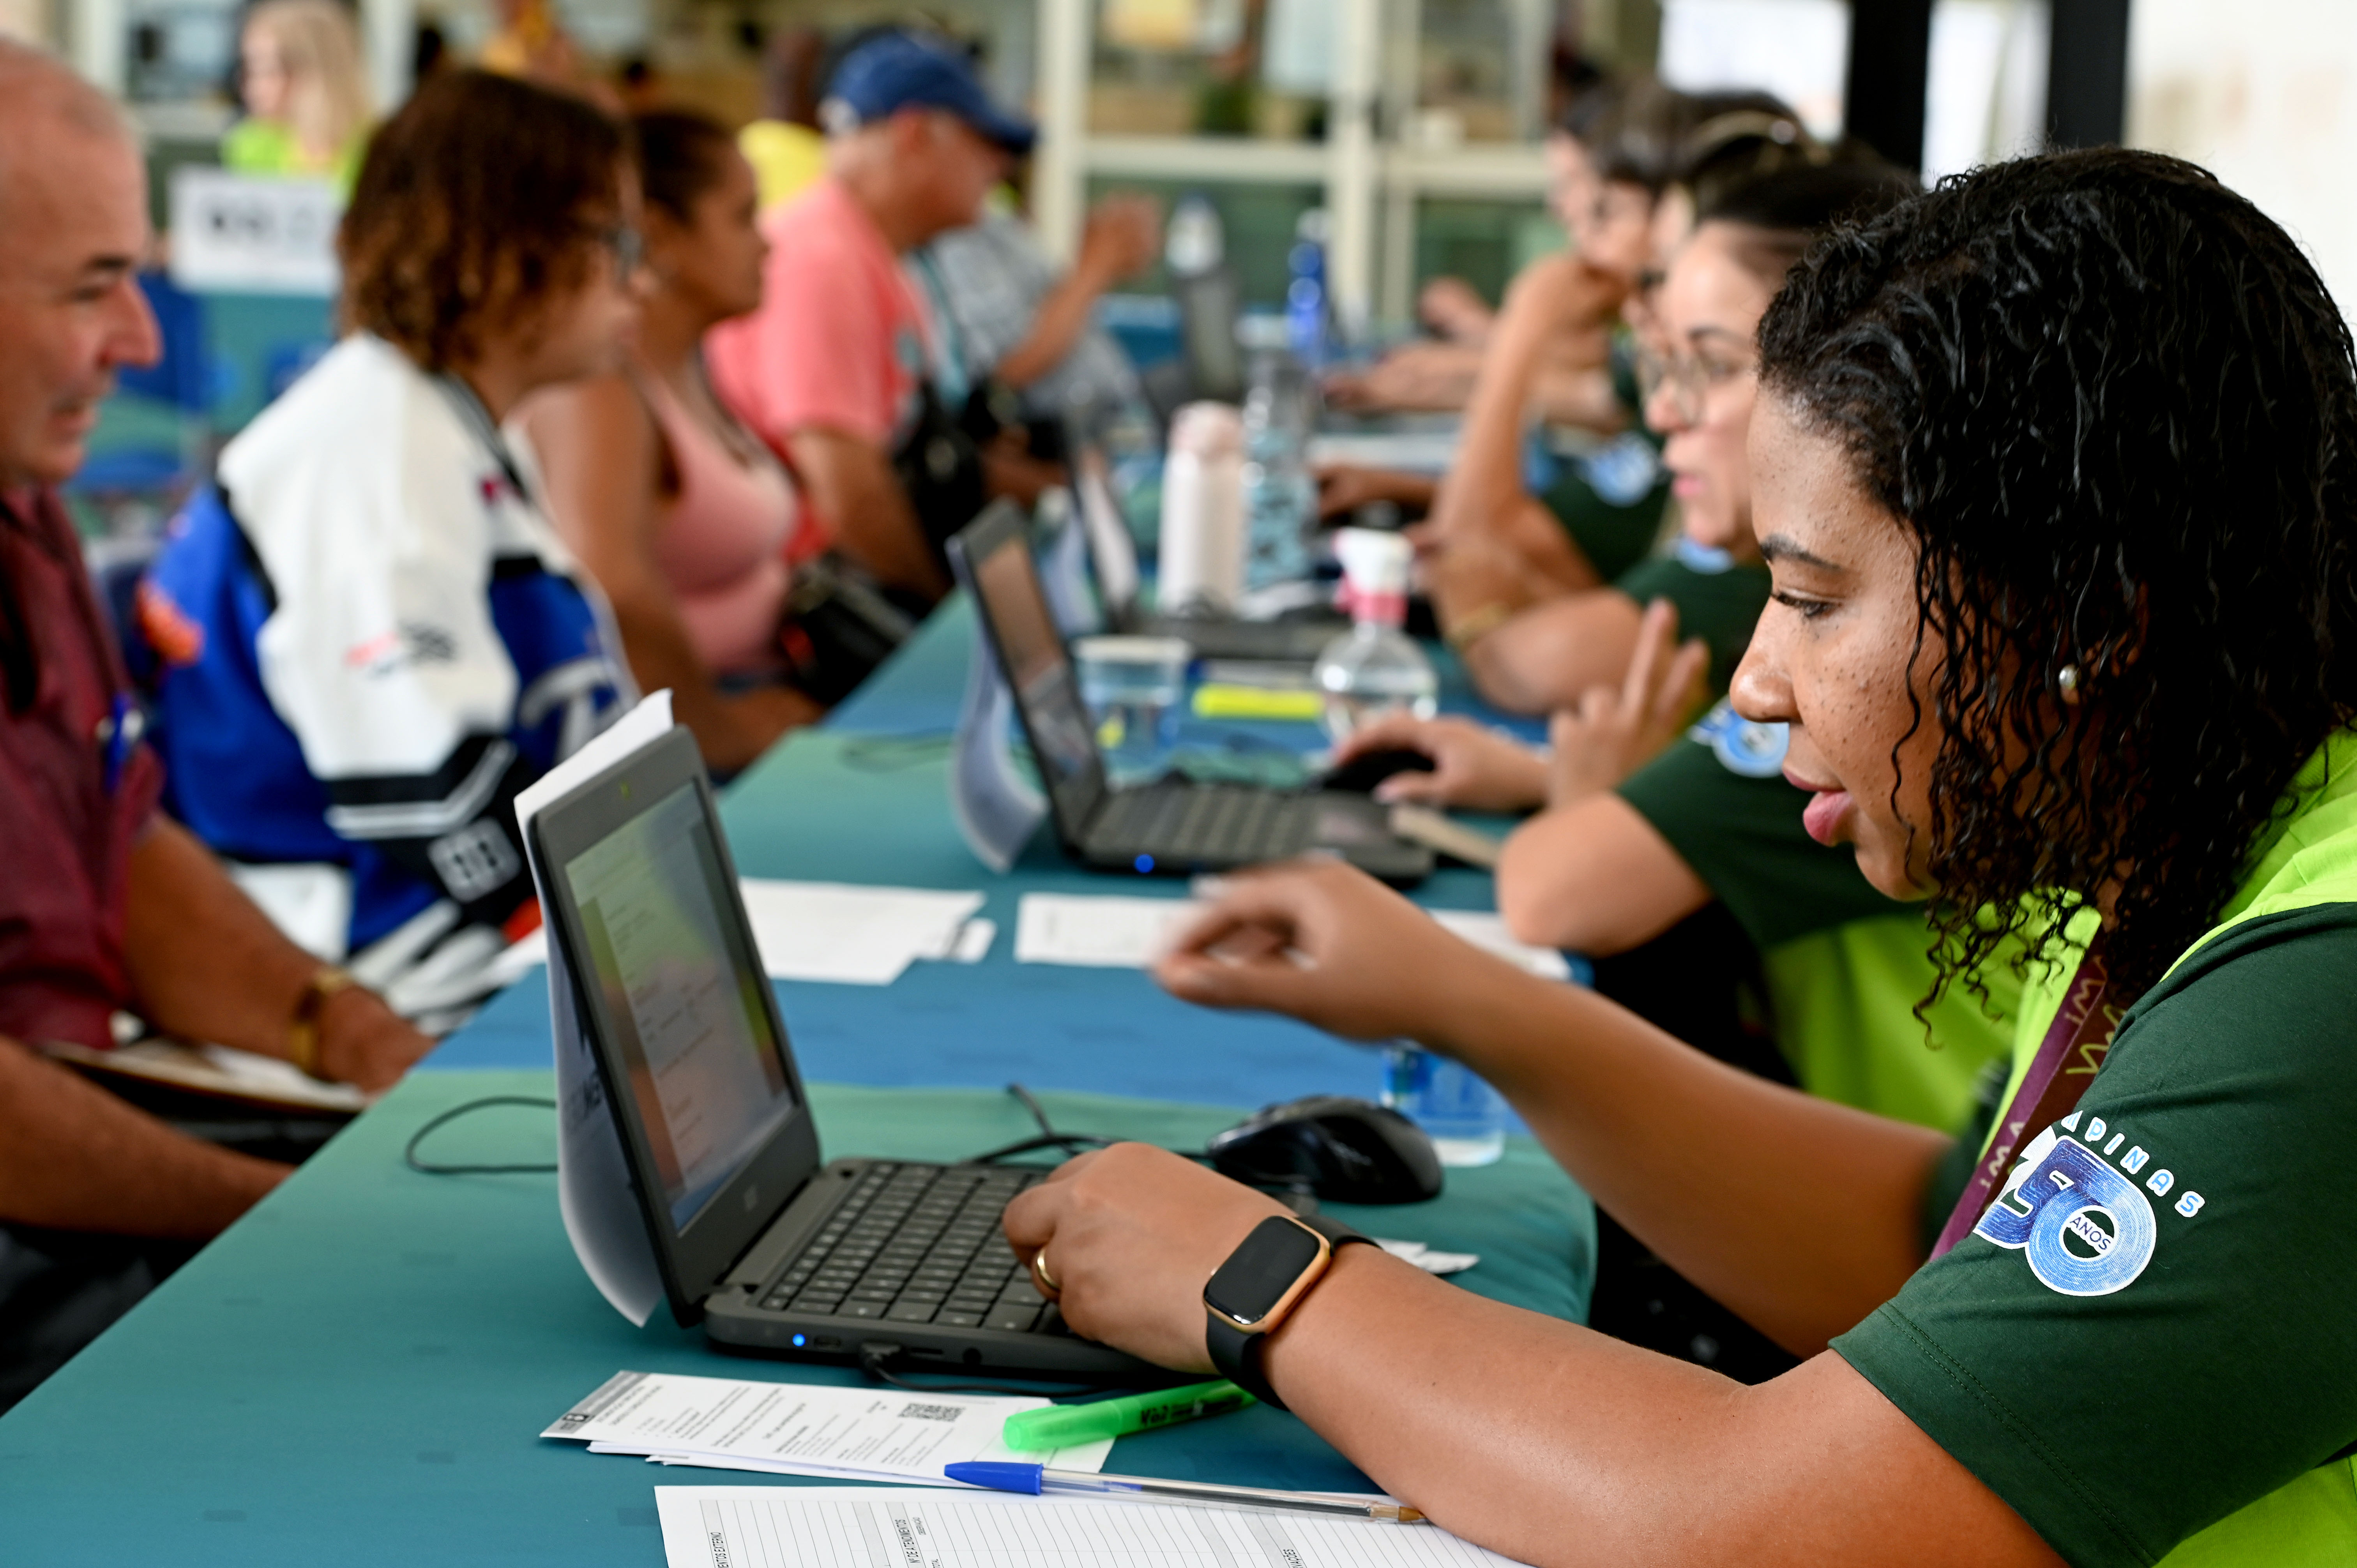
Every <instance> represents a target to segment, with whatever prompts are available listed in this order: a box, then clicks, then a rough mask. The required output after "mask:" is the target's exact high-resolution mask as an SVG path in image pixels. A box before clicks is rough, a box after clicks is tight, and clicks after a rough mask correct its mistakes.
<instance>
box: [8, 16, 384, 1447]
mask: <svg viewBox="0 0 2357 1568" xmlns="http://www.w3.org/2000/svg"><path fill="white" fill-rule="evenodd" d="M146 214H147V196H146V177H145V170H144V168H143V166H142V164H141V161H140V156H139V153H138V150H137V148H136V146H135V144H134V142H133V140H132V138H131V136H130V134H129V133H128V131H127V129H126V127H125V125H124V122H123V120H122V118H121V117H120V115H119V114H118V113H117V112H116V111H115V109H114V108H113V105H112V104H111V103H109V102H107V100H106V99H105V98H104V97H103V96H102V95H101V94H99V93H98V92H96V91H93V90H92V89H91V88H89V87H88V86H86V85H84V84H83V83H82V82H81V81H79V80H78V79H77V78H75V77H74V76H73V75H72V74H71V73H70V71H68V70H65V69H64V68H63V67H62V66H60V65H59V64H58V63H57V62H56V61H54V60H52V59H49V58H48V56H46V55H43V54H40V53H38V51H35V50H32V49H29V48H25V47H24V46H22V45H18V44H14V43H10V42H8V41H6V40H5V39H0V233H5V234H6V235H7V236H8V239H7V243H6V244H5V245H0V1409H5V1407H6V1406H7V1404H9V1403H10V1402H13V1401H14V1400H15V1399H16V1397H18V1396H20V1395H21V1394H22V1393H23V1392H24V1391H26V1390H27V1389H29V1388H30V1387H31V1386H32V1385H33V1383H35V1382H38V1380H39V1379H40V1378H41V1377H42V1376H45V1375H46V1374H47V1372H48V1370H50V1369H53V1368H54V1367H55V1366H56V1365H57V1364H59V1362H61V1361H62V1360H63V1359H65V1358H66V1357H67V1356H69V1355H70V1354H72V1352H73V1351H74V1349H76V1348H79V1346H80V1345H81V1343H82V1342H84V1341H86V1340H87V1339H88V1338H89V1337H91V1336H92V1335H94V1334H95V1333H97V1331H98V1330H99V1329H100V1328H102V1327H103V1326H105V1324H106V1322H107V1321H109V1320H111V1319H112V1317H113V1316H115V1315H116V1314H119V1313H120V1312H121V1311H122V1310H123V1309H124V1307H126V1306H128V1305H131V1303H132V1302H133V1301H135V1300H136V1299H137V1298H138V1296H139V1295H140V1294H142V1293H143V1292H144V1291H145V1289H146V1288H147V1287H148V1286H149V1285H151V1284H153V1283H154V1282H155V1280H156V1277H158V1275H159V1274H160V1273H161V1272H163V1271H164V1270H166V1269H167V1268H168V1266H169V1263H170V1262H171V1261H172V1260H173V1258H174V1257H175V1256H176V1255H185V1253H186V1252H187V1251H189V1250H190V1247H191V1244H193V1243H198V1242H201V1241H202V1240H204V1239H206V1238H208V1237H210V1236H212V1235H213V1234H215V1233H216V1232H218V1231H219V1230H221V1228H222V1227H224V1226H226V1225H227V1224H228V1223H229V1222H230V1221H231V1220H232V1219H236V1218H237V1217H238V1216H239V1215H240V1214H242V1213H243V1212H245V1210H246V1209H247V1208H250V1207H251V1206H252V1205H253V1203H254V1202H255V1201H256V1200H257V1199H259V1198H260V1197H263V1195H264V1194H265V1193H267V1192H268V1191H269V1190H270V1189H271V1188H272V1187H275V1186H276V1185H277V1184H278V1183H279V1182H280V1181H281V1180H282V1179H284V1178H285V1176H286V1174H287V1168H288V1167H286V1166H285V1165H277V1164H274V1163H273V1162H270V1161H267V1160H260V1159H254V1158H252V1157H250V1156H248V1155H242V1154H236V1153H232V1152H231V1151H229V1150H227V1149H224V1148H221V1147H218V1146H216V1145H214V1144H208V1143H204V1142H201V1141H199V1140H198V1139H195V1138H191V1137H188V1136H186V1135H184V1134H182V1133H178V1132H175V1131H173V1130H172V1129H171V1128H169V1127H167V1126H166V1125H165V1124H164V1123H163V1122H159V1121H157V1120H156V1119H155V1118H153V1117H151V1116H148V1115H146V1114H145V1113H143V1112H138V1111H135V1110H133V1109H132V1108H130V1107H129V1106H127V1105H125V1104H124V1102H122V1101H119V1100H117V1099H115V1098H114V1097H113V1096H112V1095H110V1094H108V1093H106V1092H105V1091H104V1090H100V1089H97V1088H95V1087H93V1086H91V1084H90V1083H88V1082H86V1081H85V1080H84V1079H81V1078H80V1077H78V1076H77V1075H76V1074H74V1073H73V1072H71V1071H70V1070H69V1069H65V1068H62V1067H59V1066H57V1065H56V1064H54V1063H52V1062H50V1061H48V1059H46V1058H44V1057H42V1056H40V1055H39V1054H38V1053H37V1052H36V1051H35V1050H34V1049H32V1048H30V1047H33V1046H35V1045H38V1043H39V1042H41V1041H44V1040H70V1041H76V1042H79V1043H81V1044H83V1045H87V1046H93V1047H106V1046H108V1045H109V1044H110V1043H111V1041H112V1038H113V1036H112V1035H111V1033H110V1019H111V1018H112V1016H113V1014H114V1013H115V1012H117V1011H118V1010H120V1011H127V1012H132V1013H135V1014H136V1015H139V1016H140V1017H142V1018H144V1019H145V1020H146V1021H147V1022H148V1024H149V1025H151V1026H153V1027H155V1028H156V1029H158V1030H160V1031H163V1032H166V1033H168V1034H173V1035H177V1036H184V1037H187V1038H189V1039H198V1040H209V1041H212V1042H216V1043H219V1044H221V1045H227V1046H235V1047H240V1048H242V1049H244V1050H249V1051H258V1052H264V1053H267V1054H269V1055H274V1056H280V1057H285V1058H289V1059H292V1060H295V1061H296V1062H297V1063H298V1064H300V1065H303V1066H305V1067H307V1068H308V1069H312V1070H314V1071H315V1072H317V1074H318V1075H319V1076H321V1077H323V1078H330V1079H339V1080H342V1081H345V1082H349V1083H354V1084H358V1085H360V1086H361V1087H362V1088H365V1089H382V1088H384V1087H386V1086H388V1085H390V1084H391V1083H393V1081H394V1080H395V1079H398V1078H399V1077H400V1076H401V1074H402V1072H403V1071H404V1069H406V1068H407V1067H408V1066H409V1064H410V1063H411V1062H413V1061H414V1060H416V1058H418V1057H419V1056H421V1055H422V1054H424V1052H425V1049H426V1048H427V1046H428V1044H429V1042H428V1041H426V1040H425V1037H424V1036H420V1035H419V1034H417V1032H416V1031H415V1030H414V1029H412V1028H411V1027H410V1026H408V1025H407V1024H405V1023H404V1022H403V1021H402V1020H401V1019H400V1018H398V1017H397V1016H395V1015H393V1012H392V1011H391V1010H390V1009H389V1008H387V1007H386V1006H385V1004H383V1003H382V1001H381V1000H379V999H378V998H377V997H376V996H375V995H373V994H372V993H369V992H368V991H365V990H363V989H361V988H359V987H357V986H353V985H350V984H349V983H348V981H347V978H346V977H344V976H343V975H342V974H341V972H339V971H334V970H328V969H323V967H322V966H321V965H320V963H319V962H318V961H317V959H315V958H313V957H311V956H310V955H309V954H307V953H305V952H304V951H302V950H300V949H298V948H296V947H295V946H294V945H293V944H291V943H289V942H288V941H287V940H285V938H284V937H282V936H280V935H279V934H278V932H277V930H276V929H275V928H274V927H273V926H272V925H271V923H270V922H269V920H268V919H267V918H264V915H263V914H262V912H261V911H260V910H259V909H257V908H255V907H254V906H253V904H252V903H251V902H250V901H249V900H248V899H247V898H246V897H245V896H244V895H243V894H242V893H241V892H240V891H238V889H237V888H236V886H234V885H233V884H232V883H231V881H230V880H229V877H228V875H226V874H225V873H224V872H223V871H222V870H221V866H220V865H219V864H218V863H217V862H215V861H214V860H213V858H212V857H211V855H210V854H209V853H208V852H207V851H206V850H205V849H204V848H203V847H201V846H200V845H199V843H197V842H196V841H195V840H194V839H193V838H191V837H190V836H189V835H188V833H187V832H184V831H183V830H181V829H180V828H179V827H178V825H177V824H175V823H173V822H169V821H167V819H165V818H164V817H163V816H161V815H160V814H159V813H158V812H157V811H156V793H157V789H158V787H159V785H160V783H161V770H160V769H159V768H158V767H157V765H156V760H155V758H154V757H152V756H151V755H150V754H149V753H148V752H147V750H146V749H145V747H144V746H140V745H139V744H138V741H137V738H136V736H135V733H132V731H133V729H134V726H133V725H129V724H126V723H125V718H126V715H127V714H128V712H129V709H128V705H127V703H125V701H124V696H123V691H124V678H123V672H122V670H121V667H120V664H119V662H118V659H117V655H116V653H115V650H114V647H113V641H112V639H111V638H110V637H109V636H108V634H107V630H106V625H105V623H104V621H103V620H102V618H101V617H100V612H99V610H98V607H97V605H96V604H95V602H94V600H93V598H92V596H91V588H90V581H89V577H88V575H87V572H86V571H85V569H84V567H83V564H82V560H81V549H80V546H79V543H78V542H77V541H76V539H75V536H74V532H73V530H72V528H71V526H70V523H69V522H68V521H67V518H66V515H65V512H64V510H63V509H62V507H61V506H60V505H59V501H58V499H57V496H56V494H55V492H54V490H53V489H52V487H54V486H56V485H57V484H59V482H61V481H63V480H64V479H66V478H69V477H70V476H71V475H72V473H73V471H74V470H75V468H77V467H80V465H81V458H82V449H83V444H84V442H85V441H86V440H87V438H88V436H89V435H90V431H91V426H92V425H93V424H95V423H96V420H97V415H98V406H99V403H101V401H102V400H103V399H104V398H105V396H106V394H107V393H108V392H110V391H111V390H112V388H113V380H114V372H115V370H116V368H117V367H119V366H123V365H144V364H149V363H152V362H154V360H155V358H156V353H157V351H158V343H157V338H156V323H155V320H154V318H153V317H152V316H150V315H149V313H148V310H147V306H146V303H145V298H144V296H143V295H141V294H140V292H139V288H138V284H137V281H136V279H135V275H134V274H135V267H136V264H137V262H138V259H139V257H140V255H141V254H142V253H143V252H145V249H146V247H147V242H148V234H147V216H146ZM157 1243H162V1244H161V1245H158V1244H157Z"/></svg>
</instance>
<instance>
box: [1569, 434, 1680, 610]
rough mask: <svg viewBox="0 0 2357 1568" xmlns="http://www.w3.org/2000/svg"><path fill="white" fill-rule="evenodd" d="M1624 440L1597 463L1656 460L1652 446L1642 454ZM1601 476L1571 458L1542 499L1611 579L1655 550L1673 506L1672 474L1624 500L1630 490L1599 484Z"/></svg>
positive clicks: (1630, 464)
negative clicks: (1666, 512)
mask: <svg viewBox="0 0 2357 1568" xmlns="http://www.w3.org/2000/svg"><path fill="white" fill-rule="evenodd" d="M1631 439H1632V438H1631V437H1627V436H1623V437H1622V438H1621V440H1620V441H1619V442H1615V443H1613V444H1612V445H1611V446H1608V447H1607V448H1605V450H1604V451H1603V452H1602V453H1600V454H1598V456H1597V457H1596V459H1595V460H1594V463H1595V464H1610V465H1612V466H1614V467H1621V466H1628V467H1633V466H1634V463H1635V460H1636V458H1637V457H1638V456H1643V457H1645V458H1646V459H1648V460H1650V456H1651V453H1650V450H1648V451H1647V452H1645V453H1643V454H1636V453H1635V450H1634V448H1631V447H1628V446H1623V445H1622V443H1623V442H1626V441H1628V440H1631ZM1624 498H1625V492H1624V491H1622V490H1620V489H1617V488H1616V487H1614V486H1612V485H1609V484H1599V483H1598V474H1597V473H1596V471H1595V467H1594V466H1593V465H1592V464H1591V463H1590V462H1587V461H1577V462H1566V463H1565V464H1564V465H1563V468H1562V472H1561V476H1560V477H1559V478H1556V480H1555V483H1554V484H1552V485H1550V486H1548V487H1547V489H1546V490H1545V492H1544V494H1542V495H1541V496H1540V497H1539V499H1540V501H1542V502H1543V503H1544V505H1545V507H1546V509H1547V510H1549V511H1551V512H1553V513H1555V521H1557V522H1558V523H1561V524H1562V525H1563V531H1564V532H1565V533H1566V534H1567V535H1569V536H1570V539H1571V542H1573V543H1574V544H1576V545H1577V546H1578V547H1579V553H1581V554H1582V555H1585V556H1587V564H1589V565H1591V566H1593V567H1595V568H1596V575H1598V576H1599V577H1601V578H1603V579H1604V580H1605V581H1606V582H1608V583H1609V582H1611V581H1612V580H1614V579H1615V578H1617V577H1619V576H1620V575H1621V574H1622V573H1624V572H1626V571H1628V570H1630V569H1631V567H1633V566H1636V565H1637V564H1640V563H1641V562H1642V561H1643V560H1644V559H1645V557H1646V556H1647V555H1648V554H1650V553H1652V548H1653V541H1654V540H1655V539H1656V538H1658V537H1659V536H1660V534H1661V532H1662V510H1663V508H1664V507H1666V506H1667V505H1668V504H1669V499H1670V481H1669V477H1668V476H1667V475H1665V474H1660V473H1658V472H1656V473H1655V475H1654V476H1653V477H1652V478H1650V479H1649V480H1648V481H1647V482H1646V483H1645V485H1644V487H1643V488H1642V489H1639V490H1638V491H1637V493H1636V495H1635V497H1634V498H1633V499H1624Z"/></svg>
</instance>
